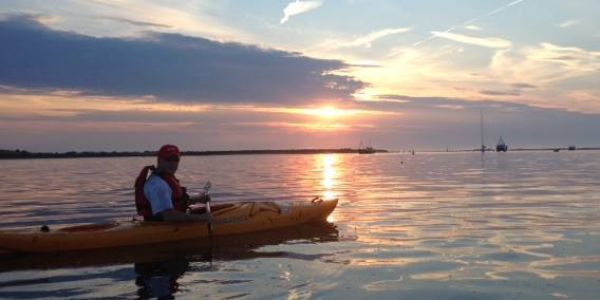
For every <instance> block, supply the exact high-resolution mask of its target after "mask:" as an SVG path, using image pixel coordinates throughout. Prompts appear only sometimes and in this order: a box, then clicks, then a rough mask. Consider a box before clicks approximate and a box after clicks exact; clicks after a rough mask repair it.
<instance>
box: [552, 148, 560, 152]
mask: <svg viewBox="0 0 600 300" xmlns="http://www.w3.org/2000/svg"><path fill="white" fill-rule="evenodd" d="M552 151H554V152H558V151H560V148H556V149H554V150H552Z"/></svg>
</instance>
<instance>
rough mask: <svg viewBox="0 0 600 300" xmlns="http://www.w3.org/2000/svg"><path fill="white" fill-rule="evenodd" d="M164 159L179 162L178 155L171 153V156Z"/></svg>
mask: <svg viewBox="0 0 600 300" xmlns="http://www.w3.org/2000/svg"><path fill="white" fill-rule="evenodd" d="M165 160H166V161H168V162H179V156H177V155H171V156H169V157H167V158H165Z"/></svg>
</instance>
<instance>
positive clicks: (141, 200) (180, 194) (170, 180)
mask: <svg viewBox="0 0 600 300" xmlns="http://www.w3.org/2000/svg"><path fill="white" fill-rule="evenodd" d="M154 169H155V168H154V166H145V167H144V168H143V169H142V171H141V172H140V174H139V175H138V177H137V178H136V179H135V208H136V209H137V213H138V215H140V216H142V217H144V220H151V219H155V218H154V216H153V215H152V206H151V205H150V201H148V199H147V198H146V195H145V194H144V185H145V184H146V180H147V179H148V173H149V172H150V171H153V172H154ZM154 174H155V175H157V176H160V178H162V179H163V180H164V181H165V182H167V184H168V185H169V187H170V188H171V194H172V197H171V202H172V203H173V208H174V209H175V210H177V211H181V212H185V210H186V209H187V204H188V199H189V196H188V195H187V193H186V191H185V188H184V187H182V186H181V185H180V184H179V180H178V179H177V178H175V176H174V175H173V174H169V173H157V172H154Z"/></svg>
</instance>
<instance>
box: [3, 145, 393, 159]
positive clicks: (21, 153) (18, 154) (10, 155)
mask: <svg viewBox="0 0 600 300" xmlns="http://www.w3.org/2000/svg"><path fill="white" fill-rule="evenodd" d="M375 152H377V153H386V152H388V151H387V150H384V149H375ZM328 153H358V149H351V148H340V149H282V150H216V151H183V152H182V155H184V156H213V155H251V154H328ZM148 156H156V151H142V152H139V151H123V152H119V151H82V152H76V151H69V152H29V151H26V150H19V149H17V150H0V159H28V158H84V157H148Z"/></svg>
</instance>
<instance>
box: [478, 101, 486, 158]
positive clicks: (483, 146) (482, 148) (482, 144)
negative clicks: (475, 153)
mask: <svg viewBox="0 0 600 300" xmlns="http://www.w3.org/2000/svg"><path fill="white" fill-rule="evenodd" d="M479 115H480V121H481V153H485V150H486V149H485V148H486V147H485V144H484V142H483V110H480V111H479Z"/></svg>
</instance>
